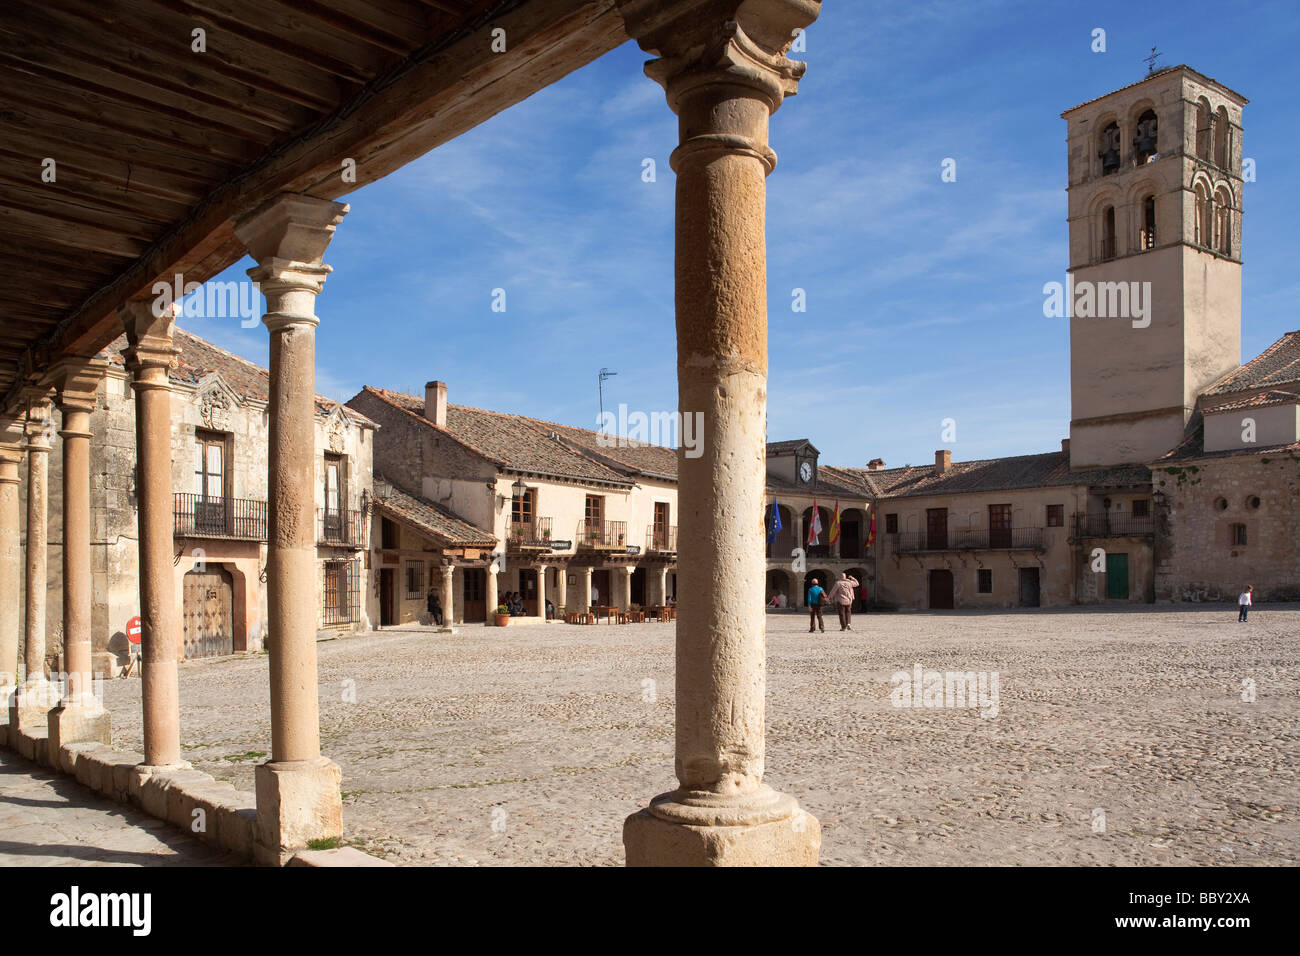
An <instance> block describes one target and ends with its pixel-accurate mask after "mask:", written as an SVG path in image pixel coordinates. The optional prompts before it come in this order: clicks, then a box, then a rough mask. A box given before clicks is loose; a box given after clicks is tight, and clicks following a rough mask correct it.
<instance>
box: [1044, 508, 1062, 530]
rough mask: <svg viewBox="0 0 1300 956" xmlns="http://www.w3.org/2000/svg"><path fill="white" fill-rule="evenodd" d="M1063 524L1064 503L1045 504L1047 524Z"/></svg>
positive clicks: (1053, 526) (1054, 526)
mask: <svg viewBox="0 0 1300 956" xmlns="http://www.w3.org/2000/svg"><path fill="white" fill-rule="evenodd" d="M1064 525H1065V505H1048V506H1047V526H1048V527H1049V528H1061V527H1064Z"/></svg>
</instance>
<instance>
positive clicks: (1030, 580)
mask: <svg viewBox="0 0 1300 956" xmlns="http://www.w3.org/2000/svg"><path fill="white" fill-rule="evenodd" d="M1040 600H1041V591H1040V586H1039V580H1038V568H1021V569H1020V606H1021V607H1038V605H1039V603H1040Z"/></svg>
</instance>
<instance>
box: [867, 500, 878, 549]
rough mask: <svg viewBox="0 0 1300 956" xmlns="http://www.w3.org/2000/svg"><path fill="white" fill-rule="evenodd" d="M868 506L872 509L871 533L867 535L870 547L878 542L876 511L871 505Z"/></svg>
mask: <svg viewBox="0 0 1300 956" xmlns="http://www.w3.org/2000/svg"><path fill="white" fill-rule="evenodd" d="M867 507H868V508H870V509H871V533H870V534H869V535H868V536H867V547H868V548H869V547H871V546H872V545H873V544H875V543H876V511H875V509H874V508H871V505H867Z"/></svg>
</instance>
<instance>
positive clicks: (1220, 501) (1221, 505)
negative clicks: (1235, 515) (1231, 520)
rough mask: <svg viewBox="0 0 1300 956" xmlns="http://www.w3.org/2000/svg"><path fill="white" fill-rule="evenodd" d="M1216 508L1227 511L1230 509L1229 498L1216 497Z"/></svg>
mask: <svg viewBox="0 0 1300 956" xmlns="http://www.w3.org/2000/svg"><path fill="white" fill-rule="evenodd" d="M1214 510H1215V511H1227V510H1228V499H1227V498H1215V499H1214Z"/></svg>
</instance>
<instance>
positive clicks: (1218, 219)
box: [1214, 189, 1232, 256]
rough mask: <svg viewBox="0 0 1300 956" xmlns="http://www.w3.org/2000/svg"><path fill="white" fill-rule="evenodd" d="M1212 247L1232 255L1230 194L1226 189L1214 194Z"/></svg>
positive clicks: (1224, 253)
mask: <svg viewBox="0 0 1300 956" xmlns="http://www.w3.org/2000/svg"><path fill="white" fill-rule="evenodd" d="M1214 249H1215V251H1216V252H1218V253H1220V254H1222V255H1225V256H1230V255H1232V196H1231V194H1229V192H1228V191H1227V190H1226V189H1219V190H1218V191H1217V192H1215V194H1214Z"/></svg>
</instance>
